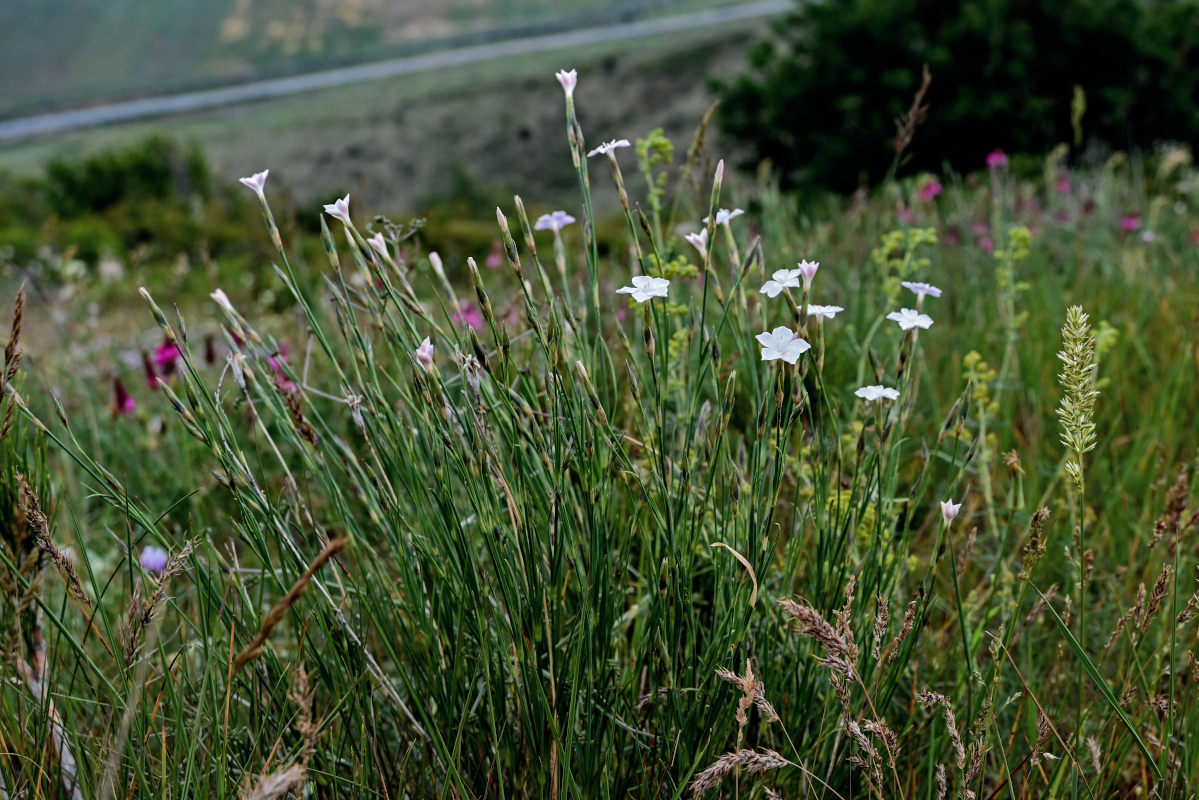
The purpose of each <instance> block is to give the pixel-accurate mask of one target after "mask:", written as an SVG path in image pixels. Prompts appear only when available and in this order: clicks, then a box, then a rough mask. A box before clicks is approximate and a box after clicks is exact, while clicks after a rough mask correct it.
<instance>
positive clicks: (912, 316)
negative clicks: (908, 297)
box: [887, 308, 933, 331]
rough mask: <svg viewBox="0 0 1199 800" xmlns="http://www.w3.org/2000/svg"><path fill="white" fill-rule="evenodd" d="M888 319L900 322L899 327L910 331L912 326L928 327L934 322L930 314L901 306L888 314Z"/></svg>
mask: <svg viewBox="0 0 1199 800" xmlns="http://www.w3.org/2000/svg"><path fill="white" fill-rule="evenodd" d="M887 319H889V320H892V321H893V322H898V323H899V327H901V328H903V329H904V330H905V331H910V330H911V329H912V328H928V327H930V326H931V325H932V324H933V318H932V317H930V316H929V315H928V314H921V313H920V312H919V311H916V310H915V309H911V308H901V309H900V310H898V311H892V312H891V313H890V314H888V315H887Z"/></svg>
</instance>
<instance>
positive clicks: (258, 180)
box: [238, 169, 270, 200]
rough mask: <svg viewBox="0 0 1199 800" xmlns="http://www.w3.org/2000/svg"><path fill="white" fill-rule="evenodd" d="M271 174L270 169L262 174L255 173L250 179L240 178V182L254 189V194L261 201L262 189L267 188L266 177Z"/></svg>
mask: <svg viewBox="0 0 1199 800" xmlns="http://www.w3.org/2000/svg"><path fill="white" fill-rule="evenodd" d="M269 173H270V170H269V169H264V170H263V171H262V172H255V173H254V174H253V175H251V176H250V177H248V178H238V180H239V181H241V182H242V183H244V184H245V185H246V186H249V187H250V188H251V189H253V190H254V194H256V195H258V199H260V200H261V199H263V193H262V187H264V186H266V176H267V175H268V174H269Z"/></svg>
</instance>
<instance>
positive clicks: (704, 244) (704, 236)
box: [683, 228, 708, 256]
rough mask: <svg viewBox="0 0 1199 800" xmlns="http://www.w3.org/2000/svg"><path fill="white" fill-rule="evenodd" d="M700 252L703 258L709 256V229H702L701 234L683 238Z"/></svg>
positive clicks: (690, 234)
mask: <svg viewBox="0 0 1199 800" xmlns="http://www.w3.org/2000/svg"><path fill="white" fill-rule="evenodd" d="M683 238H684V239H686V240H687V241H688V242H690V243H691V244H692V245H694V246H695V249H696V250H698V251H699V254H700V255H701V256H706V255H707V254H708V229H707V228H701V229H700V231H699V233H689V234H687V235H686V236H684V237H683Z"/></svg>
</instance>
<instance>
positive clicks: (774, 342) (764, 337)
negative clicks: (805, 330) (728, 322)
mask: <svg viewBox="0 0 1199 800" xmlns="http://www.w3.org/2000/svg"><path fill="white" fill-rule="evenodd" d="M755 338H756V339H757V340H758V343H759V344H760V345H762V360H763V361H774V360H775V359H778V358H781V359H783V361H786V362H787V363H788V364H794V363H795V362H796V361H799V357H800V356H801V355H803V354H804V353H806V352H808V350H810V349H811V348H812V345H810V344H808V343H807V342H805V341H804V340H803V339H801V338H799V336H797V335H796V333H795V331H793V330H791V329H790V328H784V327H781V326H780V327H778V328H775V329H774V330H773V331H771V332H770V333H759V334H758V335H757V336H756V337H755Z"/></svg>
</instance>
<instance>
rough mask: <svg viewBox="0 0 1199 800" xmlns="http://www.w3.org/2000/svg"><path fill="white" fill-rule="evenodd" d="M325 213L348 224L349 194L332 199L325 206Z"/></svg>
mask: <svg viewBox="0 0 1199 800" xmlns="http://www.w3.org/2000/svg"><path fill="white" fill-rule="evenodd" d="M325 213H326V214H328V215H329V216H331V217H333V218H334V219H339V220H341V221H342V222H344V223H345V224H346V225H349V224H350V196H349V195H348V194H347V195H346V196H345V197H342V198H341V199H339V200H334V201H333V202H332V203H331V204H328V205H326V206H325Z"/></svg>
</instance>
